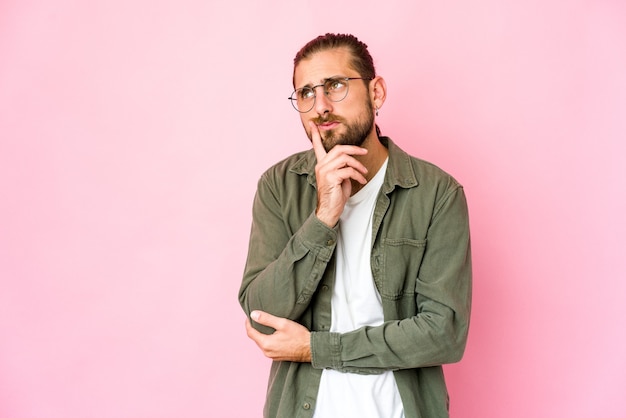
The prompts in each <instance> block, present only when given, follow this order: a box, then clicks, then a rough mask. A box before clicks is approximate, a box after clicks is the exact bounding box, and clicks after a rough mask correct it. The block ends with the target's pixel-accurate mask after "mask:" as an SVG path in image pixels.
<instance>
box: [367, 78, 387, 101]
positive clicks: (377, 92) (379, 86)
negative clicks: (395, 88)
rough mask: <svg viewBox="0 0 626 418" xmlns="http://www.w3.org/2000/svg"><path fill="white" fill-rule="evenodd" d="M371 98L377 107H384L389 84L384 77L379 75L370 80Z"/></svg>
mask: <svg viewBox="0 0 626 418" xmlns="http://www.w3.org/2000/svg"><path fill="white" fill-rule="evenodd" d="M370 98H371V100H372V104H373V105H374V107H375V108H376V109H380V108H381V107H383V103H385V99H386V98H387V84H386V83H385V79H384V78H382V77H380V76H377V77H375V78H374V79H373V80H372V81H370Z"/></svg>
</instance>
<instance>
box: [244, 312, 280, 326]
mask: <svg viewBox="0 0 626 418" xmlns="http://www.w3.org/2000/svg"><path fill="white" fill-rule="evenodd" d="M250 318H252V320H253V321H254V322H256V323H258V324H261V325H265V326H268V327H271V328H274V329H277V328H278V326H279V325H280V322H281V321H282V320H283V318H279V317H277V316H274V315H272V314H268V313H267V312H263V311H252V312H250Z"/></svg>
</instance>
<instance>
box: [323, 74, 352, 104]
mask: <svg viewBox="0 0 626 418" xmlns="http://www.w3.org/2000/svg"><path fill="white" fill-rule="evenodd" d="M324 93H326V97H328V99H329V100H331V101H333V102H340V101H342V100H343V99H345V98H346V96H347V95H348V80H346V79H345V78H331V79H328V80H326V82H325V83H324Z"/></svg>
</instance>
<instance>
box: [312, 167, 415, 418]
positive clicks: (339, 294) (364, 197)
mask: <svg viewBox="0 0 626 418" xmlns="http://www.w3.org/2000/svg"><path fill="white" fill-rule="evenodd" d="M386 170H387V161H385V163H384V164H383V166H382V167H381V168H380V170H378V173H376V175H375V176H374V178H372V179H371V180H370V181H369V182H368V183H367V184H366V185H365V186H364V187H363V188H362V189H361V190H359V191H358V192H357V193H356V194H354V196H352V197H350V199H349V200H348V202H347V203H346V206H345V208H344V210H343V213H342V215H341V217H340V219H339V235H338V237H337V248H336V249H335V254H336V258H337V272H336V277H335V286H334V289H333V295H332V299H331V310H332V323H331V328H330V330H331V331H332V332H348V331H353V330H355V329H358V328H361V327H363V326H365V325H373V326H376V325H380V324H382V323H383V306H382V302H381V299H380V294H379V293H378V290H377V289H376V286H375V284H374V278H373V277H372V270H371V266H370V255H371V243H372V217H373V214H374V206H375V205H376V198H377V197H378V192H379V191H380V188H381V186H382V184H383V180H384V178H385V172H386ZM313 416H314V418H337V417H341V418H381V417H385V418H403V417H404V409H403V406H402V400H401V399H400V394H399V392H398V387H397V385H396V380H395V378H394V375H393V372H391V371H388V372H384V373H383V374H376V375H362V374H355V373H342V372H339V371H336V370H330V369H328V370H324V371H323V372H322V380H321V382H320V388H319V392H318V395H317V402H316V406H315V414H314V415H313Z"/></svg>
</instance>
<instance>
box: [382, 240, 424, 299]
mask: <svg viewBox="0 0 626 418" xmlns="http://www.w3.org/2000/svg"><path fill="white" fill-rule="evenodd" d="M382 244H383V246H382V250H383V272H382V273H383V274H382V283H381V285H380V286H379V291H380V294H381V296H382V297H383V298H386V299H393V300H395V299H400V298H402V297H403V296H412V295H415V287H416V283H417V277H418V274H419V269H420V266H421V265H422V259H423V257H424V251H426V240H417V239H411V238H384V239H383V240H382Z"/></svg>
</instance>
